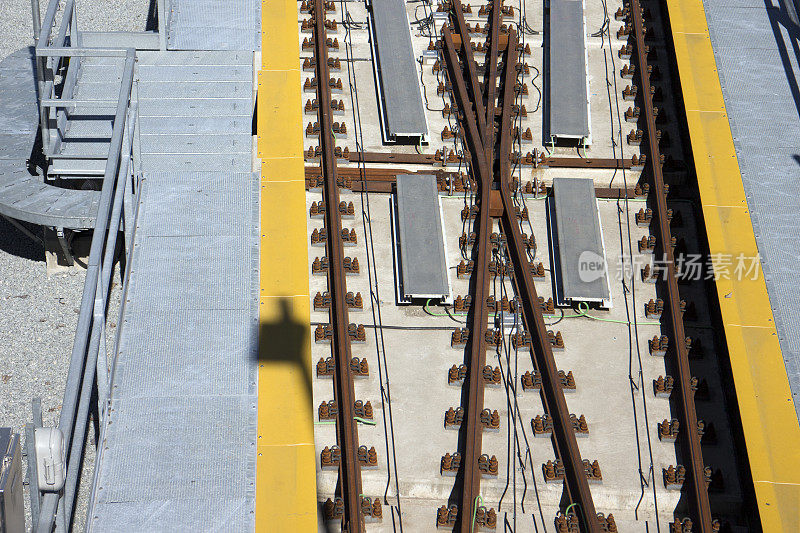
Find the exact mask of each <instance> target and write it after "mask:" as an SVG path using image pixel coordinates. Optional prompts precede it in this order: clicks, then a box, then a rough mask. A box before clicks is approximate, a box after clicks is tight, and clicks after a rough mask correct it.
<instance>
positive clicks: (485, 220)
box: [442, 28, 492, 533]
mask: <svg viewBox="0 0 800 533" xmlns="http://www.w3.org/2000/svg"><path fill="white" fill-rule="evenodd" d="M442 35H443V43H444V53H445V63H446V64H447V71H448V75H449V77H450V81H451V83H452V85H453V89H454V91H455V93H456V98H457V100H458V102H459V106H460V107H461V109H462V111H463V113H464V120H463V121H462V128H466V130H467V131H468V132H467V134H466V139H467V144H468V147H469V152H470V157H471V168H472V172H473V173H474V174H475V176H476V178H477V180H478V184H479V187H480V189H479V192H478V227H477V232H476V233H477V238H476V242H475V247H477V250H478V256H477V261H476V262H475V268H474V270H473V272H474V275H473V276H472V280H471V281H472V286H471V287H470V293H471V294H473V295H474V296H473V305H472V308H471V311H470V313H471V316H470V317H469V318H470V320H469V323H470V329H469V341H468V343H467V347H468V348H467V349H468V350H469V366H468V368H469V372H468V373H467V378H468V380H469V383H468V389H467V408H466V413H467V414H466V416H465V417H464V423H465V430H464V434H463V435H464V437H465V441H464V460H463V461H462V465H463V489H462V492H461V501H460V502H459V507H458V508H459V520H460V527H459V529H460V530H461V531H462V532H463V533H469V532H470V531H471V527H472V524H471V521H470V518H471V516H472V514H473V509H474V507H475V506H476V505H477V499H478V496H479V495H480V483H481V473H480V470H478V458H479V457H480V455H481V448H482V441H483V428H482V427H481V423H480V412H481V410H482V409H483V398H484V383H483V375H482V372H481V370H482V369H483V367H484V366H485V365H486V324H487V321H488V319H489V317H488V311H487V308H486V298H487V297H488V296H489V282H488V277H489V247H490V240H489V234H490V229H491V219H490V217H489V187H490V184H491V181H492V179H491V174H490V172H489V168H488V165H487V158H486V157H485V156H486V154H485V152H484V146H483V142H482V141H481V136H480V133H479V130H478V123H477V120H476V119H475V113H474V111H473V110H472V108H471V106H469V105H468V104H467V103H468V102H469V101H470V100H469V95H468V92H467V86H466V83H465V82H464V76H463V73H462V72H461V67H460V65H459V62H458V55H457V53H456V49H455V45H454V43H453V38H452V34H451V33H450V30H449V28H444V30H443V34H442ZM467 48H468V47H467Z"/></svg>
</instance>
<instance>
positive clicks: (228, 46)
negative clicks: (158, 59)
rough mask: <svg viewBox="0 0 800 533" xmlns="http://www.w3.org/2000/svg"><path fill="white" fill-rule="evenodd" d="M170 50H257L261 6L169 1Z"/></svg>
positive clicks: (218, 0) (231, 0)
mask: <svg viewBox="0 0 800 533" xmlns="http://www.w3.org/2000/svg"><path fill="white" fill-rule="evenodd" d="M166 5H167V9H168V13H167V21H168V23H167V25H168V27H167V48H168V49H170V50H259V49H260V48H261V2H260V1H257V0H169V1H167V3H166Z"/></svg>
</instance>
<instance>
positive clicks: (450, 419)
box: [444, 407, 464, 429]
mask: <svg viewBox="0 0 800 533" xmlns="http://www.w3.org/2000/svg"><path fill="white" fill-rule="evenodd" d="M463 421H464V408H463V407H457V408H455V409H453V408H452V407H451V408H449V409H448V410H447V411H445V413H444V427H445V429H458V428H459V427H461V423H462V422H463Z"/></svg>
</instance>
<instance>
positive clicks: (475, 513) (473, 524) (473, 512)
mask: <svg viewBox="0 0 800 533" xmlns="http://www.w3.org/2000/svg"><path fill="white" fill-rule="evenodd" d="M478 500H480V502H481V505H483V498H481V495H480V494H478V496H477V497H476V498H475V504H474V505H473V506H472V527H471V528H470V531H475V519H476V518H477V516H478Z"/></svg>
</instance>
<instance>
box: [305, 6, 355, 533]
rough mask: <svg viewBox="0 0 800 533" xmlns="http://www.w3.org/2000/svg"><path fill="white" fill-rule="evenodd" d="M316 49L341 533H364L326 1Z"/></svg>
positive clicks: (317, 16)
mask: <svg viewBox="0 0 800 533" xmlns="http://www.w3.org/2000/svg"><path fill="white" fill-rule="evenodd" d="M313 16H314V46H315V52H316V59H317V60H316V76H317V101H318V102H319V109H318V115H319V125H320V135H319V141H320V148H321V152H322V157H321V159H322V161H321V168H322V172H323V178H324V180H323V181H324V184H323V190H324V195H325V205H326V209H325V219H326V224H325V225H326V228H327V230H328V236H327V241H326V244H325V246H326V248H327V253H328V292H329V293H330V298H331V307H330V321H331V326H332V330H333V339H332V340H331V352H332V355H333V358H334V362H335V371H334V375H333V386H334V392H335V394H336V402H337V406H338V417H337V420H336V438H337V441H338V443H339V448H340V452H341V456H340V460H339V483H338V486H337V490H340V491H341V497H342V500H343V502H344V512H343V514H342V531H348V532H349V533H359V532H362V531H364V520H363V517H362V515H361V466H360V465H359V463H358V429H357V425H356V420H355V418H354V417H353V399H354V398H355V392H354V387H353V376H352V375H351V372H350V360H351V359H352V353H351V349H350V348H351V347H350V339H349V336H348V332H347V328H348V325H349V312H348V308H347V304H346V302H345V295H346V294H347V284H346V281H345V273H344V267H343V263H344V245H343V243H342V236H341V230H342V219H341V215H340V213H339V186H338V184H337V180H336V158H335V156H334V147H335V144H336V141H335V139H334V137H333V119H332V118H331V114H332V111H331V88H330V82H329V80H330V71H329V69H328V48H327V30H326V29H325V2H324V0H315V1H314V14H313Z"/></svg>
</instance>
